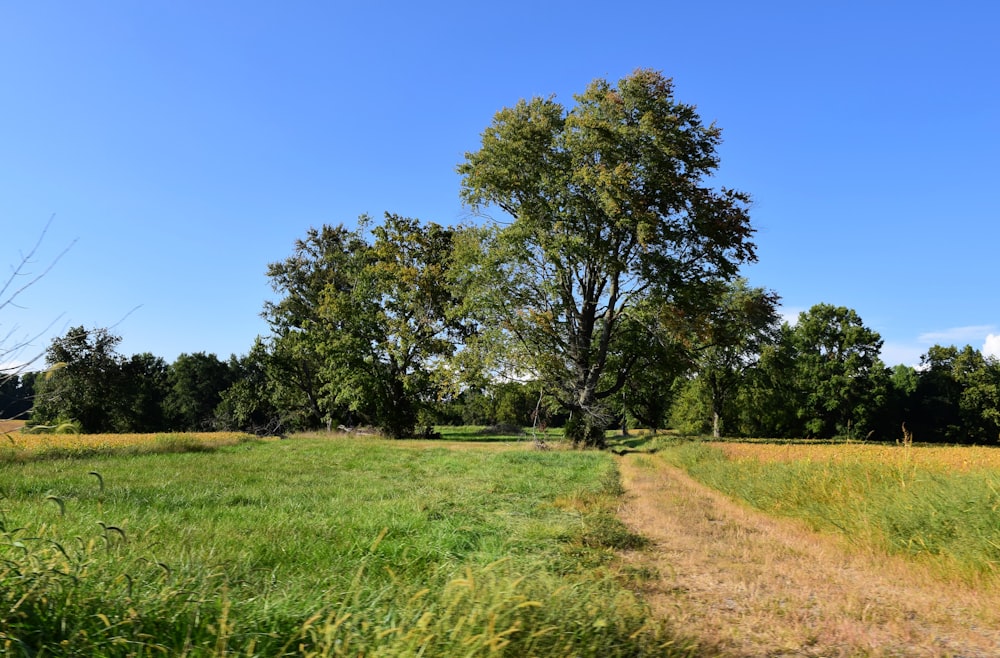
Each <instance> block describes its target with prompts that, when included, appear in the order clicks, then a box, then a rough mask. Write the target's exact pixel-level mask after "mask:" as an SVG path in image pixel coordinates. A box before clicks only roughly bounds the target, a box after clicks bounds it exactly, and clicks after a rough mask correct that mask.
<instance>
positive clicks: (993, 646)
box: [619, 454, 1000, 658]
mask: <svg viewBox="0 0 1000 658" xmlns="http://www.w3.org/2000/svg"><path fill="white" fill-rule="evenodd" d="M619 467H620V469H621V473H622V483H623V485H624V487H625V490H626V492H627V493H626V503H625V505H624V507H623V509H622V510H621V517H622V519H623V520H624V521H625V523H627V524H628V525H629V527H631V528H632V529H633V530H634V531H636V532H639V533H641V534H642V535H643V536H645V537H647V538H648V539H649V540H650V545H649V547H648V548H646V549H643V550H641V551H634V552H630V553H627V554H626V555H625V559H626V560H627V561H628V562H629V563H630V564H631V565H632V566H633V567H635V569H636V572H637V573H648V574H654V575H653V576H652V577H650V578H648V579H647V580H646V581H645V583H644V586H643V587H644V591H643V594H644V596H645V597H646V599H647V601H648V602H649V604H650V606H651V607H652V609H653V612H654V614H656V615H657V616H660V617H662V618H664V619H666V620H668V621H669V622H670V624H671V626H673V627H674V628H675V629H677V630H678V631H679V632H680V633H682V634H683V635H685V636H686V637H693V638H697V639H698V641H699V642H700V646H701V647H702V649H703V655H705V656H729V657H737V656H738V657H757V656H761V657H763V656H767V657H778V656H824V657H827V658H830V657H833V656H954V657H958V656H964V657H968V658H972V657H976V658H987V657H992V656H1000V631H998V629H1000V592H998V591H997V588H996V587H992V588H981V589H977V588H975V587H972V586H969V585H965V584H957V583H946V582H942V581H941V580H940V579H939V578H935V577H934V576H933V575H932V574H930V573H928V572H927V571H926V570H924V569H922V568H921V567H920V566H919V565H914V564H913V563H911V562H907V561H905V560H902V559H900V558H894V557H889V556H884V555H862V554H859V553H858V552H857V550H853V549H850V548H849V547H848V546H846V544H845V543H844V542H843V540H841V539H839V538H837V537H835V536H830V535H822V534H818V533H815V532H811V531H810V530H809V529H808V528H806V527H804V526H803V525H802V524H799V523H796V522H794V521H788V520H781V519H775V518H773V517H769V516H766V515H764V514H761V513H759V512H756V511H754V510H752V509H750V508H749V507H746V506H743V505H740V504H738V503H736V502H734V501H732V500H730V499H728V498H726V497H725V496H723V495H722V494H720V493H718V492H716V491H715V490H712V489H710V488H707V487H705V486H703V485H701V484H699V483H697V482H695V481H694V480H692V479H691V478H690V477H689V476H687V475H686V474H685V473H684V472H683V471H681V470H679V469H676V468H674V467H672V466H669V465H668V464H667V463H666V462H664V461H663V460H662V459H660V458H658V457H656V456H655V455H640V454H633V455H627V456H624V457H621V458H620V459H619Z"/></svg>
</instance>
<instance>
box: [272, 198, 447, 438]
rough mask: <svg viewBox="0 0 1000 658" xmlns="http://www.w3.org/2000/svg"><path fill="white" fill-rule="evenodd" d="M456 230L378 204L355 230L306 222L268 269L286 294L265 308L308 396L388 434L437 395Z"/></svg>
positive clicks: (412, 422)
mask: <svg viewBox="0 0 1000 658" xmlns="http://www.w3.org/2000/svg"><path fill="white" fill-rule="evenodd" d="M454 233H455V232H454V230H452V229H447V228H443V227H441V226H439V225H437V224H433V223H430V224H426V225H423V224H421V223H420V222H418V221H417V220H414V219H410V218H405V217H401V216H398V215H393V214H388V213H387V214H386V216H385V221H384V223H382V224H381V225H375V226H373V225H372V223H371V221H370V220H369V219H367V218H362V219H361V221H360V222H359V228H358V229H357V230H349V229H347V228H345V227H344V226H339V227H330V226H324V227H322V228H321V229H311V230H310V231H309V233H308V235H307V237H306V239H305V240H300V241H299V242H297V243H296V247H295V253H294V254H293V256H291V257H290V258H288V259H286V260H285V261H282V262H280V263H275V264H272V265H271V266H270V268H269V270H268V276H270V277H271V279H272V285H273V286H274V288H275V290H276V291H278V292H280V293H283V294H284V297H283V298H282V299H281V300H280V301H278V302H276V303H272V304H269V305H268V306H267V307H266V309H265V317H266V318H267V319H268V321H269V322H270V323H271V325H272V328H273V329H274V331H275V336H276V337H275V341H276V344H277V345H278V346H279V347H283V346H287V345H294V346H295V349H296V351H297V353H298V354H299V355H300V358H299V359H298V360H297V364H298V366H300V367H301V366H306V365H308V364H312V366H311V371H310V373H309V376H308V377H303V382H304V384H305V385H304V386H303V390H304V391H305V392H306V393H307V398H306V399H307V400H308V401H309V404H310V405H311V406H313V407H314V408H315V410H316V411H317V412H318V413H321V414H323V416H324V417H326V418H332V417H333V416H334V415H337V414H345V415H346V414H354V415H356V416H357V417H359V418H361V419H363V420H367V421H368V422H371V423H373V424H375V425H377V426H378V427H379V428H381V429H382V430H383V431H384V432H385V433H386V434H388V435H390V436H392V437H396V438H399V437H405V436H410V435H412V434H413V433H414V429H415V426H416V424H417V420H418V411H419V409H420V407H421V406H422V405H423V404H424V403H425V402H427V401H429V400H431V399H433V398H434V397H435V396H436V387H437V380H436V376H437V374H438V372H439V370H440V366H441V364H442V360H443V359H444V358H445V357H447V356H449V355H450V354H451V353H452V352H454V350H455V348H456V338H457V337H458V336H459V334H460V333H461V331H462V329H463V327H462V324H461V322H460V321H459V320H457V319H455V318H453V316H452V315H451V313H450V311H451V309H452V308H453V307H454V306H455V305H456V300H455V299H454V297H453V292H452V288H451V287H450V286H449V284H448V269H449V267H450V261H451V251H452V242H453V238H454Z"/></svg>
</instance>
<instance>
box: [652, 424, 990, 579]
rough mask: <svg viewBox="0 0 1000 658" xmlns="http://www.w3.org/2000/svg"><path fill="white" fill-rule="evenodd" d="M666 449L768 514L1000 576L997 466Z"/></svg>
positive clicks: (969, 574) (952, 572) (948, 566)
mask: <svg viewBox="0 0 1000 658" xmlns="http://www.w3.org/2000/svg"><path fill="white" fill-rule="evenodd" d="M955 450H961V448H955ZM660 454H661V455H662V456H664V457H665V458H666V459H668V461H671V462H672V463H674V464H675V465H677V466H680V467H682V468H684V469H685V470H687V472H688V473H690V474H691V475H692V476H694V477H695V478H696V479H698V480H699V481H701V482H703V483H704V484H707V485H709V486H711V487H713V488H716V489H718V490H720V491H722V492H724V493H726V494H728V495H730V496H733V497H736V498H740V499H742V500H744V501H746V502H748V503H749V504H751V505H752V506H754V507H756V508H758V509H760V510H763V511H765V512H768V513H771V514H778V515H783V516H789V517H794V518H798V519H802V520H804V521H806V522H807V523H808V524H810V525H811V526H812V527H813V528H814V529H817V530H821V531H832V532H836V533H839V534H841V535H842V536H843V537H845V538H846V539H847V540H848V541H850V542H852V543H853V544H855V545H857V546H859V547H862V548H865V549H872V548H874V549H876V550H885V551H888V552H891V553H895V554H900V555H906V556H909V557H912V558H914V559H917V560H920V561H924V562H927V563H929V564H931V565H933V566H934V567H935V568H936V569H937V570H938V571H939V573H940V574H941V575H942V576H945V577H949V578H952V577H953V578H958V579H961V580H967V581H977V580H981V579H984V578H985V579H987V580H994V579H995V578H996V576H997V575H998V570H1000V473H998V472H997V471H994V470H980V471H974V472H966V473H950V472H948V471H946V470H942V469H939V468H931V467H929V466H928V467H920V466H917V465H915V464H906V463H903V464H899V463H884V462H880V461H878V460H875V459H861V458H858V459H855V460H847V461H839V462H832V461H828V460H827V461H806V460H798V461H792V462H788V463H773V462H762V461H757V460H739V461H732V460H728V459H727V458H726V457H725V456H724V455H723V454H722V452H721V451H720V450H719V449H717V448H714V447H712V446H708V445H705V444H701V443H697V442H695V443H684V444H679V445H676V446H672V447H667V448H665V449H664V450H663V451H661V452H660Z"/></svg>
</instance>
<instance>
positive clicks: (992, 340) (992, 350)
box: [980, 334, 1000, 359]
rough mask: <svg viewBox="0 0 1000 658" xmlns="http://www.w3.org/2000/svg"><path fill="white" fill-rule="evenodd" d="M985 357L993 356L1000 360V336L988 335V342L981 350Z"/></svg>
mask: <svg viewBox="0 0 1000 658" xmlns="http://www.w3.org/2000/svg"><path fill="white" fill-rule="evenodd" d="M980 351H981V352H982V353H983V356H992V357H994V358H997V359H1000V334H987V335H986V342H984V343H983V348H982V349H981V350H980Z"/></svg>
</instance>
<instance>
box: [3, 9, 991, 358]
mask: <svg viewBox="0 0 1000 658" xmlns="http://www.w3.org/2000/svg"><path fill="white" fill-rule="evenodd" d="M998 25H1000V5H998V4H996V3H990V2H957V3H940V2H916V1H910V2H891V1H889V2H852V1H848V2H839V3H811V2H801V1H796V2H766V1H764V2H742V1H733V2H711V1H703V2H670V1H661V2H633V3H627V4H623V5H622V4H620V5H615V4H613V3H606V2H602V3H597V2H586V1H584V2H545V1H544V0H543V1H538V0H535V1H534V2H523V1H521V0H514V1H508V2H504V3H478V2H433V1H428V2H423V3H411V2H405V3H404V2H398V3H397V2H378V1H377V0H373V1H371V2H333V1H329V2H319V1H312V0H301V1H297V2H267V3H265V2H252V1H243V2H222V1H217V2H208V1H201V0H199V1H197V2H196V1H189V0H169V1H168V0H144V1H143V2H132V1H128V2H126V1H123V0H122V1H117V0H102V1H101V2H93V3H70V2H51V1H47V0H35V1H33V2H21V3H15V2H7V3H2V4H0V264H3V266H4V268H5V269H4V272H3V273H4V274H6V273H7V272H9V266H11V265H13V264H15V263H16V262H17V261H18V260H19V259H20V257H21V254H23V253H25V252H26V251H27V250H28V249H30V248H31V246H32V245H33V244H34V242H35V241H36V240H37V238H38V236H39V234H40V232H41V230H42V229H43V227H44V226H45V224H46V222H47V221H48V220H49V218H50V217H54V220H53V223H52V225H51V227H50V229H49V232H48V234H47V235H46V237H45V240H44V242H43V244H42V246H41V248H40V250H39V252H38V254H37V259H36V261H37V262H36V264H35V265H34V266H33V268H32V271H35V272H39V271H41V270H42V269H43V268H44V267H45V265H46V264H47V263H49V262H51V260H52V259H53V258H55V257H56V256H57V255H58V254H59V253H60V252H61V251H62V250H63V249H64V248H65V247H66V246H67V245H69V244H70V243H71V242H73V241H74V240H75V241H76V242H75V243H74V244H73V246H72V248H71V249H70V250H69V252H68V253H67V254H66V255H65V256H64V257H63V258H62V259H61V260H60V261H59V262H58V263H57V264H56V265H55V267H54V268H53V269H52V270H51V272H49V273H48V274H47V275H46V276H45V277H44V278H43V279H42V280H41V281H39V282H38V283H37V284H36V285H34V286H33V287H31V288H30V289H28V290H26V291H25V292H24V293H23V294H22V295H21V296H20V297H19V298H18V300H17V301H18V305H17V306H16V307H14V306H8V307H6V308H3V309H0V337H7V338H6V341H7V343H6V344H7V345H11V344H13V343H14V342H18V341H22V340H24V339H31V340H32V344H31V345H30V346H28V348H27V349H26V350H25V351H24V352H23V353H22V355H21V358H25V357H27V356H30V355H31V354H32V353H40V352H42V351H44V348H45V346H46V345H47V344H48V342H49V340H50V339H51V338H52V337H53V336H58V335H61V334H63V333H64V332H65V330H66V329H67V328H68V327H71V326H77V325H84V326H87V327H111V326H113V330H114V331H115V333H117V334H119V335H120V336H122V338H123V341H122V344H121V346H120V351H121V352H122V353H123V354H126V355H129V354H133V353H138V352H152V353H154V354H156V355H158V356H162V357H164V358H165V359H166V360H167V361H168V362H171V361H173V360H174V359H175V358H176V357H177V355H178V354H180V353H182V352H188V353H191V352H199V351H204V352H212V353H215V354H217V355H219V356H220V357H222V358H226V357H228V356H229V355H230V354H233V353H235V354H242V353H245V352H246V351H247V350H248V349H249V347H250V346H251V344H252V343H253V340H254V338H255V337H256V336H257V335H258V334H266V332H267V327H266V325H265V324H264V323H263V321H262V320H261V319H260V317H259V313H260V310H261V307H262V305H263V302H264V301H265V300H266V299H268V298H269V297H270V296H271V291H270V288H269V286H268V282H267V279H266V277H265V270H266V267H267V264H268V263H270V262H274V261H278V260H281V259H283V258H285V257H286V256H288V255H290V254H291V252H292V248H293V243H294V241H295V240H296V239H297V238H299V237H302V236H304V234H305V231H306V229H307V228H308V227H310V226H318V225H320V224H322V223H331V224H337V223H341V222H343V223H348V224H351V223H353V222H354V221H355V219H356V218H357V216H358V215H359V214H361V213H370V214H372V215H374V216H376V217H380V216H381V214H382V213H383V212H385V211H391V212H395V213H399V214H401V215H406V216H410V217H418V218H420V219H423V220H426V221H435V222H438V223H443V224H452V223H459V222H462V221H464V220H467V219H468V213H467V211H466V210H465V209H464V208H463V207H462V205H461V203H460V201H459V194H458V192H459V177H458V175H457V174H456V173H455V166H456V165H457V164H458V163H459V162H460V161H461V160H462V159H463V155H464V153H465V152H467V151H470V150H474V149H476V148H477V144H478V140H479V134H480V133H481V131H482V130H483V129H484V128H485V127H486V126H487V125H488V124H489V122H490V120H491V118H492V116H493V114H494V113H495V112H496V111H497V110H499V109H500V108H502V107H504V106H507V105H511V104H513V103H515V102H516V101H517V100H518V99H520V98H526V97H531V96H536V95H543V96H548V95H550V94H555V95H556V98H557V99H558V100H560V101H562V102H563V103H566V104H570V103H572V96H573V94H575V93H578V92H581V91H582V90H583V89H584V88H585V87H586V85H587V84H588V83H589V82H590V81H591V80H593V79H594V78H598V77H600V78H606V79H609V80H612V81H617V80H618V79H620V78H621V77H623V76H625V75H627V74H629V73H630V72H631V71H633V70H634V69H636V68H639V67H643V68H654V69H658V70H660V71H662V72H663V73H664V74H666V75H668V76H671V77H673V78H674V81H675V84H676V94H677V98H678V99H679V100H681V101H684V102H688V103H693V104H695V105H697V106H698V108H699V111H700V113H701V116H702V117H703V118H704V119H705V120H707V121H715V122H716V123H717V124H718V125H719V126H720V127H721V128H722V129H723V138H724V143H723V145H722V147H721V149H720V154H721V158H722V166H721V169H720V172H719V175H718V177H717V183H718V184H720V185H727V186H730V187H735V188H738V189H741V190H744V191H746V192H748V193H750V194H751V195H752V196H753V198H754V206H753V211H752V217H753V223H754V225H755V227H756V229H757V234H756V242H757V245H758V256H759V263H757V264H755V265H753V266H750V267H748V268H746V270H745V274H746V276H747V277H748V278H749V279H750V282H751V283H752V284H753V285H756V286H764V287H767V288H771V289H773V290H775V291H776V292H777V293H778V294H779V295H781V297H782V301H783V305H784V311H785V312H786V313H788V314H792V315H794V314H795V313H797V312H798V311H801V310H805V309H807V308H809V307H810V306H812V305H813V304H817V303H820V302H824V303H829V304H836V305H842V306H847V307H850V308H853V309H854V310H856V311H857V312H858V313H859V314H860V315H861V317H862V319H863V321H864V322H865V324H866V325H867V326H869V327H871V328H873V329H875V330H876V331H878V332H879V333H880V334H881V335H882V338H883V339H884V340H885V348H884V350H883V357H884V359H885V361H886V362H887V363H888V364H889V365H892V364H895V363H907V364H916V363H917V362H918V360H919V357H920V354H922V353H923V352H925V351H926V349H927V348H928V347H929V346H930V345H932V344H935V343H940V344H946V345H947V344H957V345H959V346H964V345H965V344H971V345H973V346H974V347H976V348H983V347H984V346H986V345H987V344H989V346H990V347H988V348H987V349H988V351H994V352H995V353H998V354H1000V303H998V301H1000V300H998V295H1000V293H998V286H997V279H998V277H997V274H996V271H997V267H996V262H997V260H996V258H995V256H996V251H997V249H998V247H1000V225H998V222H997V221H996V220H997V214H998V213H997V210H998V207H1000V200H998V197H997V195H996V193H995V190H996V186H997V180H998V173H1000V122H998V121H997V117H1000V85H998V84H997V68H998V65H1000V45H998V43H1000V42H998V41H997V39H996V29H997V26H998ZM36 336H37V338H35V337H36Z"/></svg>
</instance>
